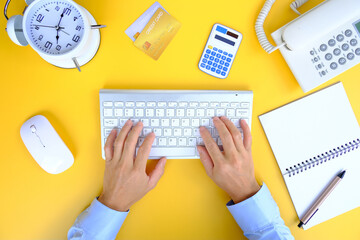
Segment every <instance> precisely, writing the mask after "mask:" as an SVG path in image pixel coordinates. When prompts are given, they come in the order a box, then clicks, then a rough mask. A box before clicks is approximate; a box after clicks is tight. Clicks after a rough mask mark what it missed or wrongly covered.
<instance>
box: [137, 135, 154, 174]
mask: <svg viewBox="0 0 360 240" xmlns="http://www.w3.org/2000/svg"><path fill="white" fill-rule="evenodd" d="M154 139H155V134H154V133H150V134H149V135H147V137H146V138H145V140H144V142H143V144H142V145H141V146H140V148H139V151H138V152H137V156H136V160H135V167H138V168H140V169H141V170H144V171H145V170H146V163H147V160H148V158H149V154H150V151H151V146H152V144H153V142H154Z"/></svg>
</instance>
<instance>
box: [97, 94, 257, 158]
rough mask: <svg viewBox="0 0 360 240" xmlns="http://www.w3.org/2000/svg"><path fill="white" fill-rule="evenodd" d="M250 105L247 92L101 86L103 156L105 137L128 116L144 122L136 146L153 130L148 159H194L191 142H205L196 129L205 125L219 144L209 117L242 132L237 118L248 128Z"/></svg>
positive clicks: (193, 143)
mask: <svg viewBox="0 0 360 240" xmlns="http://www.w3.org/2000/svg"><path fill="white" fill-rule="evenodd" d="M252 104H253V93H252V92H251V91H171V90H105V89H103V90H100V121H101V147H102V155H103V158H104V159H105V153H104V145H105V142H106V138H107V136H108V135H109V134H110V132H111V130H112V129H113V128H118V129H121V128H122V127H123V125H124V124H125V122H126V121H127V120H129V119H131V120H132V121H133V123H134V125H135V124H136V123H137V122H139V121H141V122H142V123H143V125H144V128H143V131H142V133H141V135H140V138H139V141H138V146H140V145H141V144H142V143H143V141H144V138H145V137H146V135H147V134H149V133H151V132H154V133H155V136H156V138H155V141H154V143H153V146H152V149H151V153H150V157H149V158H150V159H158V158H160V157H167V158H168V159H193V158H199V155H198V152H197V150H196V146H197V145H204V143H203V140H202V138H201V136H200V132H199V127H200V126H205V127H206V128H208V130H209V131H210V133H211V135H212V137H213V139H214V140H215V141H216V142H217V144H218V145H219V146H222V143H221V140H220V138H219V134H218V132H217V130H216V129H215V128H214V126H213V122H212V118H213V117H214V116H227V117H228V118H229V119H230V120H231V121H232V122H233V123H234V124H235V125H236V127H238V128H239V130H240V131H241V129H240V125H239V120H240V119H245V120H246V121H247V122H248V124H249V126H251V116H252ZM241 132H242V131H241Z"/></svg>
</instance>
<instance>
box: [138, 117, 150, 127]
mask: <svg viewBox="0 0 360 240" xmlns="http://www.w3.org/2000/svg"><path fill="white" fill-rule="evenodd" d="M140 121H141V122H142V123H143V126H144V127H149V126H150V120H149V119H146V118H145V119H140Z"/></svg>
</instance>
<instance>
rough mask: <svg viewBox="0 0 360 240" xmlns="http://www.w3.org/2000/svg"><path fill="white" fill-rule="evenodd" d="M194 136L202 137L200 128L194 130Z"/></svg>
mask: <svg viewBox="0 0 360 240" xmlns="http://www.w3.org/2000/svg"><path fill="white" fill-rule="evenodd" d="M193 136H194V137H200V136H201V135H200V129H199V128H194V130H193Z"/></svg>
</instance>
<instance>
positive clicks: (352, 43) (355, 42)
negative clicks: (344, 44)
mask: <svg viewBox="0 0 360 240" xmlns="http://www.w3.org/2000/svg"><path fill="white" fill-rule="evenodd" d="M357 43H358V42H357V40H356V39H355V38H354V39H351V40H350V45H351V46H356V45H357Z"/></svg>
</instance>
